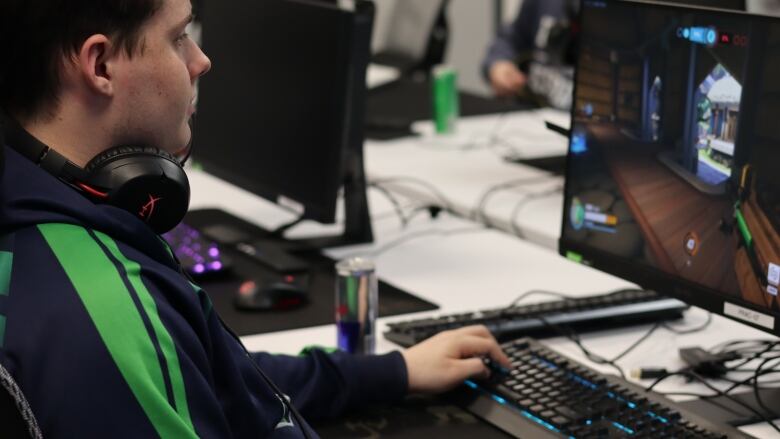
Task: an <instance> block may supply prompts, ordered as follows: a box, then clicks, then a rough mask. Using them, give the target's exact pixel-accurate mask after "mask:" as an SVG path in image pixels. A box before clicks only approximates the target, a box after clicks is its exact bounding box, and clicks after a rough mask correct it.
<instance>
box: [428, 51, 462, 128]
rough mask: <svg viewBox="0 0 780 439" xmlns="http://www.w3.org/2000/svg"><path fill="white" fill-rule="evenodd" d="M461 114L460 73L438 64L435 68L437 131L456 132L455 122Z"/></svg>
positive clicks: (434, 96)
mask: <svg viewBox="0 0 780 439" xmlns="http://www.w3.org/2000/svg"><path fill="white" fill-rule="evenodd" d="M459 115H460V102H459V101H458V73H457V72H456V71H455V69H453V68H452V67H448V66H438V67H435V68H434V69H433V121H434V124H435V125H436V132H437V133H439V134H449V133H453V132H455V123H456V122H457V120H458V116H459Z"/></svg>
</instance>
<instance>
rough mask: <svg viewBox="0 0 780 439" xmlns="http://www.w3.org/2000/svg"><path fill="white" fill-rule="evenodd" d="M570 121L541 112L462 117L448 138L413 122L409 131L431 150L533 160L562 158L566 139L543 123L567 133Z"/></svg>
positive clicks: (557, 114) (431, 127)
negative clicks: (483, 151)
mask: <svg viewBox="0 0 780 439" xmlns="http://www.w3.org/2000/svg"><path fill="white" fill-rule="evenodd" d="M570 119H571V116H570V114H569V113H567V112H564V111H560V110H553V109H542V110H533V111H516V112H511V113H506V114H491V115H486V116H471V117H463V118H461V119H459V120H458V123H457V125H456V131H455V132H454V133H452V134H445V135H440V134H437V133H436V131H435V128H434V125H433V122H431V121H420V122H415V123H413V124H412V130H413V131H414V132H416V133H417V134H419V135H420V136H421V138H422V139H421V140H422V141H424V142H427V143H428V144H429V146H431V147H436V146H437V145H439V146H441V147H442V148H457V147H458V146H461V147H463V148H464V149H467V148H469V147H474V148H479V147H487V146H488V145H489V146H490V147H496V148H497V150H499V151H503V152H504V154H505V155H507V156H509V155H511V156H513V157H517V158H524V159H534V158H541V157H549V156H560V155H565V154H566V152H567V149H568V139H567V138H566V137H564V136H562V135H560V134H559V133H556V132H554V131H551V130H550V129H548V128H547V126H546V125H545V122H546V121H550V122H552V123H554V124H556V125H560V126H562V127H564V128H566V129H568V127H569V125H570Z"/></svg>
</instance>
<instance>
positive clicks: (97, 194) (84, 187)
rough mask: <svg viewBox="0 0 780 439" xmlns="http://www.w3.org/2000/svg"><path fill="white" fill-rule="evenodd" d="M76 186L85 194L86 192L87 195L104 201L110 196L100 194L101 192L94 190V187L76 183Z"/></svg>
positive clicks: (103, 193)
mask: <svg viewBox="0 0 780 439" xmlns="http://www.w3.org/2000/svg"><path fill="white" fill-rule="evenodd" d="M76 186H78V187H79V188H81V189H82V190H83V191H84V192H86V193H88V194H90V195H92V196H95V197H98V198H103V199H106V198H108V194H107V193H105V192H100V191H99V190H97V189H95V188H92V187H89V186H87V185H86V184H84V183H80V182H76Z"/></svg>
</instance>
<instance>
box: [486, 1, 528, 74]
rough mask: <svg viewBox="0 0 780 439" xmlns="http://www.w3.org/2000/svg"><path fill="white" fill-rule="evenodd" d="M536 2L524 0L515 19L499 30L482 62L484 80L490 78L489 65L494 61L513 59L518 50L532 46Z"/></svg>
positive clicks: (524, 49)
mask: <svg viewBox="0 0 780 439" xmlns="http://www.w3.org/2000/svg"><path fill="white" fill-rule="evenodd" d="M536 3H537V2H536V1H535V0H526V1H524V2H523V4H522V6H521V7H520V12H519V13H518V15H517V17H516V18H515V20H514V21H513V22H512V23H511V24H509V25H507V26H504V27H503V28H502V29H501V30H500V31H499V33H498V35H497V36H496V39H495V40H494V41H493V43H492V44H491V45H490V47H489V48H488V52H487V55H486V56H485V60H484V61H483V62H482V75H483V76H484V78H485V79H486V80H488V81H489V80H490V77H489V75H490V67H491V66H492V65H493V64H494V63H495V62H497V61H501V60H508V61H514V60H515V59H516V58H517V56H518V54H519V53H520V52H523V51H526V50H530V49H532V48H533V47H534V33H535V29H536V28H537V26H538V23H534V21H535V20H538V13H537V9H538V8H537V7H536Z"/></svg>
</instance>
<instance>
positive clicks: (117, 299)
mask: <svg viewBox="0 0 780 439" xmlns="http://www.w3.org/2000/svg"><path fill="white" fill-rule="evenodd" d="M38 229H39V230H40V231H41V234H42V235H43V237H44V239H45V240H46V241H47V243H48V244H49V246H50V247H51V249H52V251H53V252H54V254H55V256H56V257H57V259H58V260H59V262H60V265H62V268H63V269H64V270H65V273H66V274H67V276H68V278H69V279H70V281H71V283H72V284H73V287H74V289H75V290H76V292H77V293H78V295H79V297H80V298H81V301H82V303H83V304H84V307H85V308H86V310H87V313H88V314H89V316H90V318H91V319H92V322H93V323H94V324H95V327H96V328H97V330H98V333H99V334H100V338H101V339H102V340H103V343H104V344H105V346H106V348H107V349H108V351H109V353H110V354H111V357H112V358H113V360H114V363H115V364H116V365H117V368H118V369H119V371H120V373H121V374H122V376H123V377H124V379H125V381H126V382H127V384H128V386H129V387H130V390H131V391H132V392H133V395H135V398H136V400H137V401H138V403H139V404H140V405H141V408H142V409H143V411H144V413H146V416H147V417H148V418H149V421H150V422H151V423H152V425H153V426H154V428H155V430H156V431H157V433H158V434H159V435H160V437H161V438H163V439H168V438H176V439H178V438H197V434H196V433H195V430H194V428H193V426H192V422H191V420H190V419H189V413H188V411H187V409H183V412H184V413H187V415H186V416H183V415H182V413H177V412H176V410H175V409H174V407H171V405H170V403H169V402H168V398H167V396H166V390H165V383H164V380H163V373H162V370H161V367H160V364H159V361H157V353H156V351H155V348H154V345H153V343H152V340H151V337H150V336H149V334H148V333H147V331H146V328H145V326H144V323H143V320H142V318H141V315H140V314H139V312H138V310H137V308H136V306H135V304H134V303H133V300H132V298H131V295H130V292H129V291H127V289H126V288H125V284H124V282H123V281H122V278H121V276H120V273H119V272H118V271H117V269H116V266H114V264H113V262H111V260H110V259H109V258H108V256H107V255H106V254H105V253H104V252H103V250H102V249H101V248H100V246H99V245H98V243H97V242H95V240H94V239H92V237H91V236H90V235H89V233H88V232H87V231H86V230H85V229H83V228H81V227H78V226H73V225H66V224H43V225H39V226H38ZM128 272H129V273H130V272H131V271H130V270H128ZM139 283H140V282H139ZM131 284H132V285H134V287H135V283H133V282H132V281H131ZM136 288H137V287H136ZM144 291H146V290H145V288H144ZM138 293H139V295H141V296H142V297H141V300H142V302H144V300H145V299H144V298H143V294H142V293H141V292H140V291H139V292H138ZM146 293H147V295H148V291H147V292H146ZM144 306H145V307H146V306H147V305H146V304H144ZM150 320H151V321H154V320H153V319H152V318H151V316H150ZM158 321H159V318H158ZM155 330H156V329H155ZM169 340H170V338H169ZM169 364H170V362H169ZM177 366H178V362H177ZM172 381H173V378H172ZM177 400H178V399H177ZM183 406H184V407H186V404H183Z"/></svg>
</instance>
